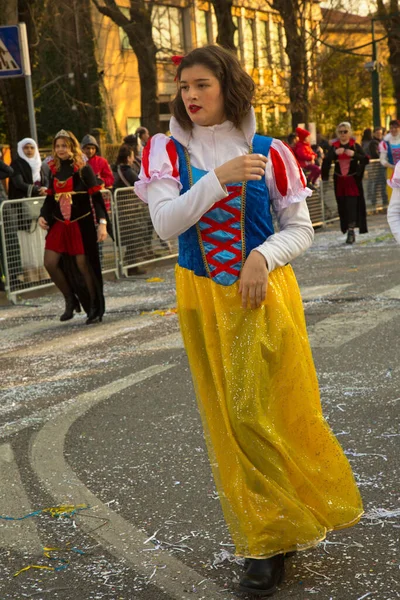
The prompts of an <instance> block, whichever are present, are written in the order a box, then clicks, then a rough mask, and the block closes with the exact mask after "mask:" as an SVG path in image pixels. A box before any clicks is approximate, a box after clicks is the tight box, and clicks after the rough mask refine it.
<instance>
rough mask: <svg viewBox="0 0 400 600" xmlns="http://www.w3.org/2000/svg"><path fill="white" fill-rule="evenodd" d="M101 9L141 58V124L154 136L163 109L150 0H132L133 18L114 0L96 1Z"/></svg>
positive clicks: (131, 13) (139, 58) (139, 66)
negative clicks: (161, 108) (120, 29)
mask: <svg viewBox="0 0 400 600" xmlns="http://www.w3.org/2000/svg"><path fill="white" fill-rule="evenodd" d="M92 2H93V4H94V5H95V6H96V8H97V9H98V11H99V12H100V13H101V14H103V15H106V16H107V17H109V18H110V19H111V20H112V21H113V22H114V23H115V24H116V25H118V26H119V27H122V28H123V30H124V31H125V33H126V35H127V36H128V39H129V43H130V45H131V47H132V49H133V51H134V53H135V54H136V58H137V60H138V70H139V80H140V111H141V114H142V116H141V123H142V125H143V126H144V127H147V129H148V130H149V131H150V134H151V135H154V134H155V133H157V132H158V131H160V109H159V104H158V86H157V61H156V54H157V47H156V45H155V44H154V40H153V26H152V18H151V5H150V3H148V2H147V1H146V0H131V2H130V9H129V13H130V19H128V18H127V17H125V15H124V14H123V13H122V12H121V11H120V10H119V8H118V7H117V5H116V3H115V2H114V0H104V5H102V4H100V3H99V1H98V0H92Z"/></svg>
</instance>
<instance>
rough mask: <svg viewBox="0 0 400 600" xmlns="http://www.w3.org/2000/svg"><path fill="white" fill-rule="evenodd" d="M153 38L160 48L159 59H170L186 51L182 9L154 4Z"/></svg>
mask: <svg viewBox="0 0 400 600" xmlns="http://www.w3.org/2000/svg"><path fill="white" fill-rule="evenodd" d="M152 22H153V39H154V43H155V45H156V46H157V48H158V49H159V52H158V53H157V59H159V60H160V59H161V60H163V59H164V60H165V59H168V60H169V59H170V58H171V55H173V54H183V53H184V49H183V47H184V43H183V28H182V22H183V15H182V9H180V8H176V7H175V6H161V5H158V4H156V5H154V7H153V13H152Z"/></svg>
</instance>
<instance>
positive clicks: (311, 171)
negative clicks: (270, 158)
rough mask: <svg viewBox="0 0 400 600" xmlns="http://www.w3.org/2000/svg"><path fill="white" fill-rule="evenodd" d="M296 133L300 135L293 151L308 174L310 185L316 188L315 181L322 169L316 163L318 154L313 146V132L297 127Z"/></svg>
mask: <svg viewBox="0 0 400 600" xmlns="http://www.w3.org/2000/svg"><path fill="white" fill-rule="evenodd" d="M296 134H297V135H298V138H299V140H298V142H296V144H295V145H294V147H293V152H294V153H295V156H296V158H297V160H298V161H299V164H300V166H301V168H302V169H303V171H304V173H305V174H306V176H307V180H308V183H309V184H310V185H309V187H311V188H312V189H313V188H314V185H315V182H316V181H317V179H318V178H319V177H320V175H321V169H320V167H319V166H318V165H316V164H315V159H316V157H317V155H316V154H315V152H314V150H313V149H312V148H311V144H310V135H311V133H310V132H309V131H307V129H302V128H301V127H296Z"/></svg>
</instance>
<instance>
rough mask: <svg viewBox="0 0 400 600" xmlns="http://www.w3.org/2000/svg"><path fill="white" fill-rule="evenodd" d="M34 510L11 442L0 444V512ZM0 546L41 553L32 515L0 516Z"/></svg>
mask: <svg viewBox="0 0 400 600" xmlns="http://www.w3.org/2000/svg"><path fill="white" fill-rule="evenodd" d="M31 512H33V509H32V507H31V505H30V503H29V500H28V496H27V495H26V493H25V490H24V487H23V484H22V481H21V478H20V475H19V472H18V466H17V463H16V462H15V459H14V453H13V451H12V448H11V446H10V444H2V445H1V446H0V515H1V516H2V517H14V518H17V517H23V516H25V515H27V514H29V513H31ZM0 546H1V547H2V548H7V550H16V551H17V552H29V554H30V555H35V556H39V555H41V554H42V553H43V547H42V544H41V542H40V538H39V534H38V530H37V527H36V523H35V519H34V518H33V517H32V518H29V519H24V520H23V521H6V520H4V519H0Z"/></svg>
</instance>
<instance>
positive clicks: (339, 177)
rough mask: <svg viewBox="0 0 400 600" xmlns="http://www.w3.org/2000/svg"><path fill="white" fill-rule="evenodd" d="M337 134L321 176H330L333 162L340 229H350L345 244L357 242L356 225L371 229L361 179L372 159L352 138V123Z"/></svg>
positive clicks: (341, 124) (362, 228)
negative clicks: (368, 225)
mask: <svg viewBox="0 0 400 600" xmlns="http://www.w3.org/2000/svg"><path fill="white" fill-rule="evenodd" d="M336 133H337V135H338V139H337V140H334V141H333V142H332V145H331V148H330V150H329V152H328V154H327V155H326V156H325V158H324V161H323V163H322V179H323V180H324V181H327V180H328V179H329V171H330V168H331V164H332V162H334V163H335V170H334V174H333V178H334V185H335V196H336V202H337V205H338V211H339V217H340V228H341V230H342V232H343V233H346V232H347V239H346V244H354V242H355V240H356V236H355V233H354V229H355V227H358V228H359V231H360V233H367V232H368V229H367V211H366V207H365V198H364V191H363V186H362V178H363V175H364V170H365V166H366V165H367V164H368V162H369V158H368V156H367V155H366V154H365V152H364V150H363V149H362V148H361V146H360V144H357V143H356V141H355V139H354V138H353V137H352V131H351V125H350V123H348V122H347V121H346V122H343V123H340V124H339V125H338V126H337V128H336Z"/></svg>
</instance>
